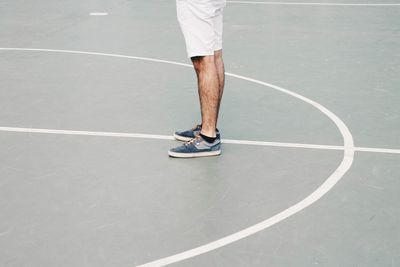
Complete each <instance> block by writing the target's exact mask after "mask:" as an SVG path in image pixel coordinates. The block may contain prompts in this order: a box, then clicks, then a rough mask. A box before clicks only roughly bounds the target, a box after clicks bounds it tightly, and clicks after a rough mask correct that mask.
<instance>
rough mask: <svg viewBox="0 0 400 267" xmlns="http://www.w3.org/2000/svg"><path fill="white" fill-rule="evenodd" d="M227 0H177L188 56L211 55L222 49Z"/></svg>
mask: <svg viewBox="0 0 400 267" xmlns="http://www.w3.org/2000/svg"><path fill="white" fill-rule="evenodd" d="M225 4H226V2H225V0H176V7H177V15H178V21H179V24H180V26H181V29H182V32H183V36H184V38H185V42H186V50H187V53H188V57H189V58H191V57H195V56H210V55H214V51H217V50H221V49H222V29H223V11H224V7H225Z"/></svg>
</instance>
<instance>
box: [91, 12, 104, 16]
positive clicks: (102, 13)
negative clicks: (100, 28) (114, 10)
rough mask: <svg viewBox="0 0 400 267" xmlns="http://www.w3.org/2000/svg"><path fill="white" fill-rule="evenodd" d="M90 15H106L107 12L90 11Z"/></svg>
mask: <svg viewBox="0 0 400 267" xmlns="http://www.w3.org/2000/svg"><path fill="white" fill-rule="evenodd" d="M89 15H90V16H107V15H108V13H107V12H92V13H90V14H89Z"/></svg>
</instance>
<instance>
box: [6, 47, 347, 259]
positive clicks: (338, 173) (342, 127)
mask: <svg viewBox="0 0 400 267" xmlns="http://www.w3.org/2000/svg"><path fill="white" fill-rule="evenodd" d="M0 50H14V51H17V50H18V51H40V52H58V53H74V54H87V55H103V56H111V57H119V58H130V59H140V60H147V61H152V62H160V63H167V64H173V65H180V66H185V67H190V68H192V66H191V65H188V64H183V63H178V62H173V61H167V60H159V59H150V58H139V57H131V56H125V55H115V54H104V53H93V52H84V51H69V50H55V49H35V48H0ZM226 75H227V76H231V77H235V78H238V79H242V80H246V81H249V82H253V83H256V84H260V85H263V86H265V87H268V88H271V89H274V90H277V91H280V92H282V93H285V94H287V95H290V96H293V97H295V98H298V99H300V100H302V101H304V102H306V103H308V104H310V105H311V106H313V107H314V108H316V109H317V110H319V111H320V112H322V113H323V114H324V115H326V116H327V117H328V118H329V119H330V120H331V121H332V122H333V123H334V124H335V125H336V126H337V128H338V129H339V131H340V133H341V135H342V137H343V143H344V146H343V147H344V148H343V150H344V151H343V160H342V162H341V163H340V165H339V166H338V168H337V169H336V170H335V171H334V172H333V173H332V174H331V175H330V176H329V177H328V178H327V180H325V181H324V182H323V184H322V185H321V186H320V187H319V188H317V189H316V190H315V191H314V192H312V193H311V194H310V195H309V196H307V197H306V198H305V199H303V200H301V201H300V202H298V203H297V204H295V205H293V206H291V207H289V208H287V209H286V210H284V211H282V212H280V213H278V214H276V215H274V216H272V217H271V218H268V219H266V220H264V221H262V222H260V223H258V224H256V225H253V226H250V227H248V228H246V229H243V230H242V231H239V232H237V233H234V234H231V235H228V236H226V237H224V238H221V239H218V240H216V241H213V242H210V243H208V244H205V245H203V246H199V247H196V248H193V249H190V250H187V251H184V252H182V253H178V254H175V255H172V256H169V257H165V258H162V259H159V260H155V261H152V262H149V263H146V264H144V265H141V267H145V266H146V267H150V266H151V267H155V266H165V265H168V264H171V263H175V262H179V261H183V260H185V259H189V258H192V257H195V256H198V255H201V254H204V253H207V252H210V251H213V250H215V249H218V248H220V247H223V246H226V245H229V244H231V243H233V242H236V241H239V240H241V239H243V238H246V237H248V236H250V235H254V234H256V233H258V232H260V231H262V230H265V229H267V228H268V227H270V226H272V225H274V224H277V223H279V222H281V221H283V220H285V219H286V218H288V217H290V216H292V215H294V214H296V213H298V212H300V211H301V210H303V209H305V208H307V207H308V206H310V205H311V204H313V203H315V202H316V201H318V200H319V199H320V198H321V197H322V196H324V195H325V194H326V193H328V192H329V191H330V190H331V189H332V188H333V187H334V186H335V185H336V183H337V182H339V181H340V179H342V177H343V176H344V175H345V174H346V172H347V171H348V170H349V169H350V167H351V165H352V164H353V160H354V141H353V136H352V135H351V133H350V131H349V129H348V128H347V126H346V124H345V123H344V122H343V121H342V120H341V119H340V118H339V117H337V116H336V115H335V114H334V113H333V112H331V111H330V110H328V109H327V108H325V107H324V106H322V105H321V104H319V103H317V102H315V101H313V100H311V99H309V98H307V97H304V96H302V95H300V94H297V93H294V92H292V91H290V90H287V89H284V88H282V87H279V86H276V85H273V84H269V83H265V82H262V81H259V80H256V79H252V78H247V77H244V76H240V75H236V74H232V73H226Z"/></svg>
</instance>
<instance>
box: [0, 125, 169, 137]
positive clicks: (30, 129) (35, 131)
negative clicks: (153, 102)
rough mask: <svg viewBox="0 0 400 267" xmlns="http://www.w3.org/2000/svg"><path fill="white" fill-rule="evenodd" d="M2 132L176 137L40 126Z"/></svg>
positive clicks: (15, 128)
mask: <svg viewBox="0 0 400 267" xmlns="http://www.w3.org/2000/svg"><path fill="white" fill-rule="evenodd" d="M0 132H20V133H42V134H64V135H88V136H105V137H125V138H142V139H161V140H173V139H174V138H173V137H172V136H167V135H154V134H137V133H113V132H93V131H74V130H55V129H38V128H19V127H0Z"/></svg>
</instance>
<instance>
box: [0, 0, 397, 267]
mask: <svg viewBox="0 0 400 267" xmlns="http://www.w3.org/2000/svg"><path fill="white" fill-rule="evenodd" d="M365 1H366V2H362V1H360V0H357V1H352V3H358V4H361V3H378V2H377V1H367V0H365ZM286 2H293V1H286ZM325 2H328V1H325ZM336 3H340V2H336ZM341 3H344V1H342V2H341ZM385 3H398V4H400V2H396V1H394V0H391V1H389V0H388V1H385ZM90 12H108V13H109V14H108V16H90V15H89V13H90ZM399 16H400V5H398V6H324V5H322V6H320V5H283V4H280V5H263V4H250V3H248V4H238V3H229V4H228V7H227V8H226V11H225V35H224V42H225V46H224V54H225V62H226V69H227V71H228V72H229V73H233V74H238V75H243V76H246V77H249V78H253V79H257V80H259V81H263V82H267V83H271V84H273V85H278V86H279V87H282V88H284V89H288V90H290V91H292V92H295V93H297V94H300V95H301V96H304V97H307V98H309V99H312V100H313V101H315V102H317V103H318V104H320V105H322V106H324V107H325V108H327V109H329V110H330V111H332V112H333V113H334V114H336V115H337V117H338V118H340V119H341V120H342V121H343V122H344V123H345V124H346V126H347V127H348V128H349V131H350V132H351V135H352V138H353V139H354V143H355V146H356V147H357V148H365V149H366V150H368V151H360V150H361V149H356V152H355V156H354V162H353V164H352V166H351V169H350V170H349V171H348V172H346V173H345V174H344V176H343V177H342V176H341V177H339V179H340V181H339V182H338V183H337V184H336V185H335V186H334V187H333V188H332V189H331V190H328V192H327V194H324V195H323V197H322V198H321V199H319V200H318V201H316V202H315V203H314V204H312V205H311V206H310V207H307V208H305V209H302V210H301V211H299V212H297V213H296V214H294V215H293V216H291V217H289V218H287V219H285V220H282V221H281V222H279V223H278V224H275V225H273V226H271V227H269V228H267V229H265V230H263V231H259V232H257V233H255V234H254V235H251V236H249V237H247V238H244V239H241V240H239V241H237V242H233V243H232V244H229V245H227V246H223V247H221V248H219V249H216V250H212V251H210V252H208V253H204V254H202V255H199V256H196V257H191V258H189V259H186V260H183V261H179V262H175V263H173V264H172V265H171V266H229V267H231V266H232V267H236V266H314V265H317V266H399V265H400V226H399V225H400V204H399V203H400V202H399V194H398V188H400V180H399V179H398V178H399V177H400V170H399V166H400V126H399V125H400V107H399V105H398V103H399V102H400V92H399V90H398V86H399V79H398V77H400V68H399V65H400V24H399V23H398V18H399ZM0 25H3V26H2V27H0V77H1V79H0V158H1V162H0V266H137V265H140V264H144V263H148V262H153V261H155V260H158V259H161V258H164V257H168V256H171V255H175V254H177V253H180V252H183V251H187V250H190V249H192V248H196V247H198V246H201V245H205V244H208V243H210V242H212V241H215V240H218V239H220V238H223V237H225V236H228V235H231V234H233V233H236V232H238V231H240V230H242V229H245V228H247V227H249V226H252V225H255V224H257V223H259V222H261V221H264V220H266V219H268V218H271V217H272V216H274V215H276V214H278V213H280V212H281V211H283V210H285V209H287V208H289V207H291V206H293V205H295V204H296V203H299V202H301V201H303V200H304V199H305V198H306V197H307V196H309V195H310V194H311V193H312V192H313V191H315V190H319V189H318V188H319V186H320V185H321V184H324V183H325V182H326V181H327V179H328V177H330V175H331V174H332V173H335V172H336V170H337V168H338V166H339V165H340V164H341V162H342V161H343V154H344V152H343V148H341V147H342V146H343V144H344V143H343V142H344V141H343V136H342V134H341V132H340V131H339V130H340V129H338V127H337V125H335V123H334V122H333V121H332V120H331V119H329V117H327V116H326V114H324V113H322V112H320V110H318V109H316V108H315V106H313V105H310V104H308V103H306V102H304V101H301V100H300V99H298V98H296V97H293V96H290V95H288V94H285V93H282V92H280V91H277V90H275V89H274V88H271V87H266V86H263V85H261V84H256V83H252V82H249V81H245V80H243V79H237V78H235V77H232V76H229V77H227V84H226V91H225V92H226V93H225V96H224V99H223V107H222V114H221V118H220V124H219V128H220V130H221V132H222V138H224V139H234V140H251V141H257V142H258V144H263V145H256V146H255V145H235V144H231V143H229V142H226V143H225V144H224V146H223V154H222V155H221V156H220V157H217V158H205V159H194V160H177V159H172V158H168V156H167V150H168V149H169V148H171V147H172V146H175V145H177V144H178V142H176V141H172V140H169V137H167V136H169V135H170V134H171V133H172V132H174V131H175V130H178V129H184V128H189V127H192V126H193V125H194V124H195V123H197V122H198V121H199V114H198V113H199V112H198V100H197V95H196V94H197V92H196V83H195V79H194V78H195V77H194V72H193V70H192V69H191V68H188V67H185V66H178V65H174V64H167V63H159V62H152V61H148V60H141V59H132V58H124V57H115V56H110V55H99V54H97V55H95V54H77V53H75V52H73V51H88V52H97V53H107V54H113V55H115V54H118V55H126V56H136V57H148V58H153V59H163V60H168V61H171V62H172V63H173V62H182V63H189V61H188V60H187V59H186V58H185V56H186V53H185V46H184V41H183V38H182V34H181V32H180V30H179V26H178V24H177V22H176V18H175V3H174V1H165V0H147V1H127V0H120V1H112V2H110V1H98V0H96V1H95V0H93V1H83V2H82V1H77V0H72V1H48V0H46V1H45V0H43V1H40V3H38V2H27V1H22V0H14V1H9V0H5V1H2V2H1V3H0ZM2 48H35V49H39V50H37V51H24V50H18V49H17V50H15V49H14V50H5V49H2ZM45 49H55V50H58V51H45ZM59 50H68V51H70V52H66V51H59ZM6 127H13V129H14V130H12V131H8V130H7V131H6ZM22 128H25V130H23V129H22ZM26 128H29V129H30V130H32V129H56V130H63V131H64V132H63V133H64V134H61V132H58V133H59V134H54V133H50V132H47V133H32V132H29V130H27V129H26ZM18 129H19V131H20V132H17V130H18ZM68 131H81V132H79V133H77V134H74V135H71V134H66V133H67V132H68ZM87 131H90V132H96V133H99V132H102V133H104V132H105V133H110V132H113V133H123V134H125V136H124V135H123V134H122V135H123V136H122V137H115V136H114V137H112V136H99V134H96V133H95V134H94V135H90V136H88V135H83V133H84V132H87ZM132 133H134V134H145V136H144V138H129V136H127V135H126V134H132ZM150 135H157V136H158V137H157V138H156V139H154V138H153V139H151V138H150V137H151V136H150ZM131 137H132V136H131ZM262 142H273V143H269V144H266V143H262ZM282 143H285V144H286V143H288V146H287V147H284V146H282ZM296 144H308V145H310V144H311V145H321V146H322V147H321V148H322V149H312V148H310V147H309V146H308V147H307V146H306V148H300V147H296ZM328 146H335V147H334V148H335V149H327V148H328ZM373 149H377V151H378V152H379V153H375V152H374V151H372V150H373ZM383 149H389V150H383ZM345 158H346V157H345ZM152 266H162V265H160V264H158V265H157V264H153V265H152Z"/></svg>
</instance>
